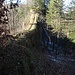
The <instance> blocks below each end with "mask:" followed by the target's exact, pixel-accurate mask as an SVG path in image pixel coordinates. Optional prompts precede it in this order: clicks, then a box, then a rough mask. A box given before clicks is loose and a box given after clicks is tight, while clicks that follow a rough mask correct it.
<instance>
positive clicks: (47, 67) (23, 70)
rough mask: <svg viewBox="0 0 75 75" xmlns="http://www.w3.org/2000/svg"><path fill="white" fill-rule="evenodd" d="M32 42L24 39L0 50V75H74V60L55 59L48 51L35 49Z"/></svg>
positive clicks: (61, 57)
mask: <svg viewBox="0 0 75 75" xmlns="http://www.w3.org/2000/svg"><path fill="white" fill-rule="evenodd" d="M34 32H35V31H34ZM31 35H32V37H33V34H31ZM31 35H30V34H29V36H30V37H29V38H32V37H31ZM36 37H37V36H36ZM36 37H35V39H36ZM33 38H34V37H33ZM33 40H34V39H32V41H31V39H30V40H28V37H27V40H26V38H25V37H24V38H23V39H21V40H18V41H11V43H10V44H9V45H7V46H6V47H5V48H0V75H75V60H74V59H71V58H69V57H68V56H67V57H64V56H61V55H58V56H57V58H56V57H55V56H54V55H51V54H50V53H49V51H48V50H46V49H45V50H44V49H42V48H38V46H37V47H35V46H36V45H35V43H36V41H35V42H34V43H33ZM26 42H27V43H28V44H27V43H26Z"/></svg>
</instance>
